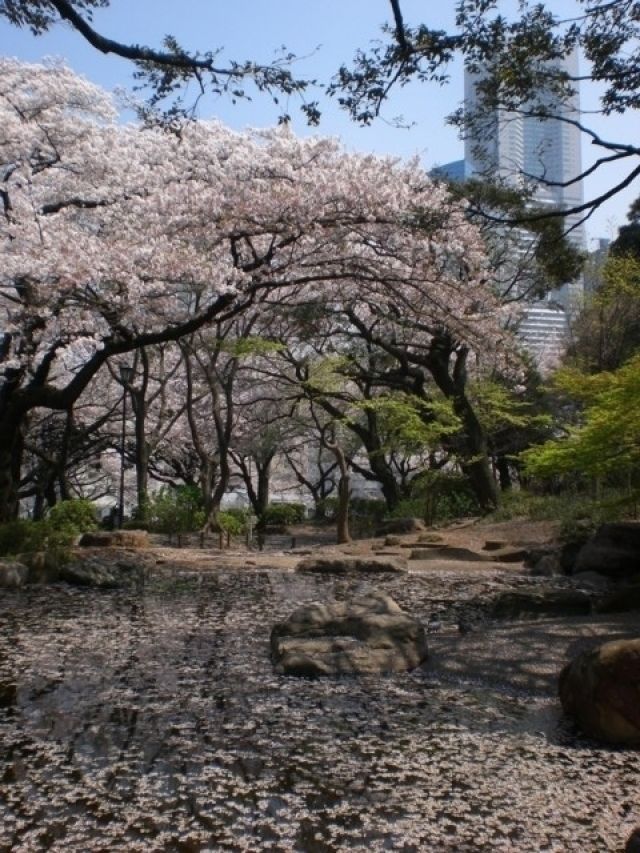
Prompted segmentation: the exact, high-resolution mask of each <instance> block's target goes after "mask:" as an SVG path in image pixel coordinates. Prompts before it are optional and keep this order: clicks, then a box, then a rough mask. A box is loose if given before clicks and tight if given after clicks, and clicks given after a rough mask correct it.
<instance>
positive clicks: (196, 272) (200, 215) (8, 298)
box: [0, 60, 506, 519]
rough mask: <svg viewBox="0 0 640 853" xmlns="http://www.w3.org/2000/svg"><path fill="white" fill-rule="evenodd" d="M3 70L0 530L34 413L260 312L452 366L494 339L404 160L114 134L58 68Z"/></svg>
mask: <svg viewBox="0 0 640 853" xmlns="http://www.w3.org/2000/svg"><path fill="white" fill-rule="evenodd" d="M0 71H1V72H2V73H1V74H0V80H1V82H0V119H1V120H2V124H3V128H4V134H3V137H2V140H1V141H0V170H1V171H0V175H1V187H2V190H1V201H2V205H3V214H4V215H3V218H2V220H1V221H0V222H1V224H0V240H2V244H3V250H4V264H3V267H2V269H1V270H0V326H1V328H2V338H1V341H0V369H1V370H2V385H1V387H0V519H7V518H11V517H12V516H13V515H14V514H15V512H16V496H17V482H18V479H19V478H18V474H19V469H20V466H21V459H22V454H23V440H24V429H25V424H26V421H27V419H28V415H29V413H30V412H31V411H33V410H34V409H35V408H44V409H53V410H58V411H63V412H64V411H69V410H70V409H72V408H73V406H74V404H75V402H76V401H77V400H78V398H79V397H80V395H81V394H82V392H83V391H84V390H85V388H86V387H87V385H88V383H89V382H90V381H91V380H92V378H93V377H94V376H95V375H96V374H97V373H98V371H99V370H100V369H101V368H103V367H104V365H105V364H106V363H107V362H108V361H109V360H110V359H111V360H113V359H117V358H118V357H119V356H122V355H123V354H125V353H128V352H133V351H135V350H138V349H140V348H142V347H150V346H152V345H156V344H159V343H162V342H169V341H178V340H181V339H183V338H185V337H187V336H189V335H193V334H195V333H196V332H197V331H198V330H199V329H202V328H204V327H206V326H207V325H209V324H211V323H214V324H221V323H225V322H228V321H230V320H231V319H232V318H233V317H234V316H237V315H239V314H240V313H241V312H242V311H244V310H246V309H247V308H248V307H249V306H250V305H252V304H253V303H254V302H255V300H256V299H257V298H258V297H260V298H261V295H264V294H274V295H275V294H277V293H283V292H291V293H292V294H295V298H296V299H297V300H298V301H299V302H301V303H305V304H307V305H311V304H313V302H314V301H316V302H324V303H325V304H330V305H334V306H336V305H339V304H341V303H344V304H345V305H346V304H349V305H357V307H358V312H359V314H358V317H359V321H362V322H369V321H371V322H373V321H374V320H375V322H376V323H378V328H379V330H380V332H381V333H383V334H384V336H385V338H386V341H387V344H388V346H396V345H397V344H398V342H401V343H402V346H403V347H404V348H405V349H406V350H407V351H413V350H415V348H416V347H418V348H420V349H421V350H422V351H424V349H425V347H426V348H428V347H430V346H431V342H432V341H433V339H434V335H436V333H438V334H439V333H440V332H439V330H441V329H443V328H444V329H446V330H447V335H449V336H450V338H451V340H455V341H459V342H464V347H465V348H466V349H465V351H466V352H470V351H473V352H476V353H480V352H484V351H487V350H494V349H496V348H499V346H500V345H501V342H502V341H504V340H505V339H506V334H505V333H503V331H502V321H501V309H500V304H499V301H498V299H497V297H496V295H495V293H494V291H493V287H492V281H491V275H490V271H489V270H488V268H487V263H486V256H485V252H484V248H483V243H482V240H481V238H480V236H479V233H478V230H477V229H476V228H475V227H474V226H473V225H472V224H471V223H469V222H468V220H467V218H466V217H465V207H464V202H462V201H460V200H454V199H452V198H451V197H450V195H449V194H448V192H447V190H446V188H444V187H441V186H437V185H434V184H433V182H431V181H430V180H429V178H428V177H427V176H426V175H425V173H424V172H423V171H422V170H421V169H420V168H419V167H418V164H417V163H416V162H412V163H409V164H401V163H398V162H395V161H393V160H391V159H379V158H376V157H373V156H361V155H355V154H346V153H345V152H344V151H343V150H342V149H341V148H340V146H339V145H338V143H336V142H335V141H332V140H326V139H309V140H298V139H296V138H295V137H294V136H293V135H292V134H291V133H290V132H289V131H288V130H286V129H282V130H278V131H271V132H267V133H253V134H235V133H232V132H231V131H229V130H227V129H225V128H224V127H222V126H221V125H219V124H218V123H208V122H193V123H190V124H188V125H185V126H184V127H182V128H181V129H180V131H179V132H176V133H170V132H167V131H163V130H161V129H159V128H144V129H141V128H140V127H137V126H123V125H120V124H118V123H117V122H116V114H115V110H114V107H113V104H112V102H111V100H110V98H109V97H108V96H107V95H106V94H105V93H104V92H101V91H100V90H98V89H96V87H94V86H92V85H90V84H89V83H87V82H86V81H84V80H82V79H81V78H78V77H77V76H76V75H74V74H73V73H72V72H71V71H69V69H67V68H65V67H64V66H60V65H53V66H30V65H22V64H20V63H17V62H15V61H11V60H4V61H2V66H1V68H0ZM365 297H366V298H365ZM264 310H265V311H268V310H269V308H268V304H267V303H265V305H264ZM381 315H384V316H387V317H388V318H389V320H391V319H393V322H389V323H388V324H387V325H386V326H385V325H384V324H382V325H381V324H380V323H379V322H378V319H377V318H379V317H380V316H381ZM460 346H462V344H460Z"/></svg>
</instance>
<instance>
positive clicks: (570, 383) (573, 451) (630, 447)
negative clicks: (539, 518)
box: [522, 355, 640, 477]
mask: <svg viewBox="0 0 640 853" xmlns="http://www.w3.org/2000/svg"><path fill="white" fill-rule="evenodd" d="M639 372H640V355H636V356H635V357H634V358H632V359H631V360H630V361H628V362H627V363H626V364H625V365H623V366H622V367H621V368H620V369H619V370H616V371H613V372H602V373H597V374H594V375H592V376H587V375H585V374H582V373H580V372H579V371H577V370H563V371H560V372H559V373H558V374H557V375H556V377H555V381H554V384H555V385H556V387H558V388H559V389H560V390H563V391H564V392H565V393H567V394H568V395H569V396H570V397H572V398H573V399H574V400H577V401H579V402H581V403H582V404H583V406H584V412H583V416H582V423H581V424H580V425H578V426H570V427H569V428H568V429H567V434H566V436H565V437H563V438H558V439H554V440H551V441H547V442H545V443H544V444H542V445H541V446H539V447H533V448H531V449H529V450H527V451H526V452H525V453H523V454H522V459H523V460H524V463H525V468H526V471H527V473H528V474H529V475H532V476H537V477H552V476H557V475H558V474H564V473H568V472H580V473H581V474H582V475H587V476H593V477H601V476H603V475H607V474H609V473H617V472H620V471H629V472H632V471H636V470H637V469H638V467H639V465H640V383H639V382H638V375H639Z"/></svg>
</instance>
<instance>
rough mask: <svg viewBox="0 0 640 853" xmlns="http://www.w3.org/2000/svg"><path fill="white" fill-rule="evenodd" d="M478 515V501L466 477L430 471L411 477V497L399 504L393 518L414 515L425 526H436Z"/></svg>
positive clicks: (448, 472) (447, 472)
mask: <svg viewBox="0 0 640 853" xmlns="http://www.w3.org/2000/svg"><path fill="white" fill-rule="evenodd" d="M479 512H480V507H479V506H478V501H477V500H476V497H475V495H474V493H473V491H472V489H471V486H470V485H469V481H468V480H467V478H466V477H464V476H462V475H461V474H455V473H452V472H450V471H436V470H431V469H429V470H427V471H423V472H421V473H420V474H418V475H417V476H416V477H415V478H414V480H413V481H412V483H411V497H410V498H409V499H408V500H405V501H401V503H400V504H399V506H398V507H396V509H395V510H394V512H393V513H392V517H394V518H403V517H406V516H414V517H416V518H422V519H424V521H425V522H426V523H427V524H436V523H437V522H442V521H452V520H453V519H455V518H465V517H468V516H470V515H477V514H478V513H479Z"/></svg>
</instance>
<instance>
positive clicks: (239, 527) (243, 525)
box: [218, 507, 251, 536]
mask: <svg viewBox="0 0 640 853" xmlns="http://www.w3.org/2000/svg"><path fill="white" fill-rule="evenodd" d="M250 515H251V512H250V510H248V509H244V508H242V507H230V508H229V509H225V510H223V511H222V512H220V513H218V524H219V525H220V529H221V530H222V531H223V532H224V533H228V534H229V536H242V535H243V533H246V531H247V528H248V526H249V516H250Z"/></svg>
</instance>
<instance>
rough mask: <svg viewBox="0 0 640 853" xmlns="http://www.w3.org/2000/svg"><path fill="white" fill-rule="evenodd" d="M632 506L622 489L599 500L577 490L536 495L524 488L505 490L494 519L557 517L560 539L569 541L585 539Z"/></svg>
mask: <svg viewBox="0 0 640 853" xmlns="http://www.w3.org/2000/svg"><path fill="white" fill-rule="evenodd" d="M628 508H629V501H628V496H627V495H621V493H619V492H612V493H610V494H609V495H608V496H607V497H605V498H601V499H599V500H596V499H595V498H592V497H590V496H589V495H585V494H579V493H576V492H565V493H563V494H559V495H535V494H531V493H530V492H527V491H525V490H524V489H521V490H519V491H514V492H507V493H505V494H504V495H503V499H502V505H501V506H500V507H499V509H497V510H496V511H495V512H494V513H492V515H491V519H492V520H493V521H511V519H514V518H526V519H528V520H530V521H556V522H559V523H560V531H559V535H560V539H561V540H562V541H563V542H567V543H569V542H578V541H582V540H584V539H585V538H586V537H587V536H589V534H590V533H593V532H594V531H595V530H596V528H597V527H599V526H600V525H601V524H603V523H604V522H605V521H615V520H616V519H619V518H623V517H624V515H625V514H626V513H627V511H628Z"/></svg>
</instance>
